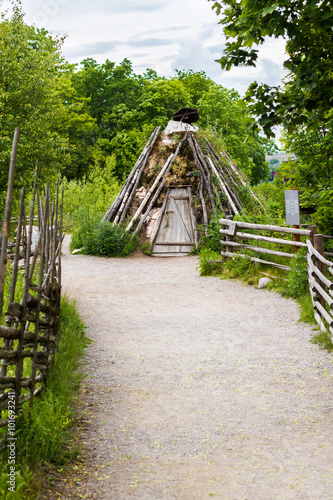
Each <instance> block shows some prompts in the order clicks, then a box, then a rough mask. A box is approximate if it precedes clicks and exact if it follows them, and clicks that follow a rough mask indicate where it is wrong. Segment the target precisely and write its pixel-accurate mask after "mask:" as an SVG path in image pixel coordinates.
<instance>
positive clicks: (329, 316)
mask: <svg viewBox="0 0 333 500" xmlns="http://www.w3.org/2000/svg"><path fill="white" fill-rule="evenodd" d="M220 224H221V225H222V226H223V229H220V233H221V234H222V235H224V237H225V240H221V245H222V247H226V250H222V252H221V255H222V257H223V258H228V257H229V258H230V257H235V256H237V257H241V258H244V259H245V258H246V259H249V260H251V261H252V262H257V263H260V264H266V265H270V266H273V267H277V268H279V269H283V270H285V271H289V270H290V266H288V265H285V264H281V263H278V262H272V261H266V260H263V259H261V258H259V257H254V256H252V255H245V254H242V253H234V249H237V250H238V249H245V250H251V251H253V252H256V253H259V254H266V255H272V256H274V257H279V258H281V257H282V258H286V259H292V258H294V257H295V253H289V252H286V251H281V250H276V249H272V248H270V247H268V248H266V247H261V246H255V245H253V244H251V242H252V241H253V240H254V242H264V243H268V244H274V245H281V246H284V247H287V249H290V247H295V251H297V249H298V248H301V247H303V248H307V256H306V258H307V264H308V281H309V288H310V294H311V297H312V303H313V308H314V316H315V319H316V322H317V323H318V325H319V327H320V328H321V330H323V331H327V330H328V331H329V332H330V333H331V334H332V335H333V282H332V281H331V280H330V279H329V277H328V275H329V274H331V275H333V262H331V261H330V260H328V259H327V258H326V257H327V256H331V255H332V254H331V253H329V252H324V244H323V240H324V238H327V239H331V237H326V235H321V234H316V227H315V226H310V228H309V229H297V228H289V227H284V226H272V225H265V224H252V223H248V222H240V221H233V220H232V218H227V219H221V220H220ZM240 229H248V230H252V231H256V232H253V233H248V232H242V231H240ZM263 231H264V232H265V233H267V232H268V233H284V234H285V235H296V236H298V237H304V238H306V241H304V242H302V241H293V240H287V239H283V238H276V237H275V236H267V234H260V233H259V234H258V232H263ZM235 239H238V240H241V241H242V243H239V242H236V241H234V240H235ZM244 241H245V242H244Z"/></svg>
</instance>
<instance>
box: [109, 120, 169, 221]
mask: <svg viewBox="0 0 333 500" xmlns="http://www.w3.org/2000/svg"><path fill="white" fill-rule="evenodd" d="M160 130H161V127H156V128H155V130H154V132H153V133H152V134H151V136H150V138H149V139H148V142H147V144H146V145H145V147H144V149H143V151H142V153H141V154H140V156H139V158H138V160H137V161H136V163H135V165H134V167H133V169H132V171H131V173H130V174H129V176H128V177H127V179H126V182H125V184H124V186H123V187H122V188H121V190H120V192H119V193H118V195H117V197H116V199H115V200H114V202H113V203H112V205H111V207H110V208H109V209H108V211H107V212H106V214H105V215H104V217H103V220H108V221H110V222H111V221H112V218H113V216H114V214H115V212H116V211H117V210H118V208H119V206H120V205H121V203H122V201H123V197H124V195H125V193H126V192H127V191H128V187H129V185H130V184H131V182H132V179H133V176H134V175H135V173H136V171H137V170H138V169H140V167H141V166H142V163H143V162H144V161H145V159H146V158H147V157H148V156H149V154H150V151H151V150H152V149H153V147H154V145H155V142H156V140H157V137H158V135H159V133H160Z"/></svg>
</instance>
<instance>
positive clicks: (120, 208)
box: [104, 122, 259, 234]
mask: <svg viewBox="0 0 333 500" xmlns="http://www.w3.org/2000/svg"><path fill="white" fill-rule="evenodd" d="M177 127H178V128H177ZM179 127H180V128H179ZM177 130H179V132H178V133H177ZM195 130H196V129H195V128H194V127H192V126H191V125H187V124H185V123H180V122H170V123H169V125H168V127H167V129H166V131H165V132H163V131H161V129H160V127H158V128H156V129H155V130H154V132H153V133H152V135H151V137H150V139H149V141H148V142H147V144H146V146H145V148H144V150H143V151H142V153H141V155H140V156H139V158H138V160H137V162H136V164H135V165H134V167H133V169H132V171H131V173H130V175H129V176H128V178H127V180H126V182H125V184H124V186H123V187H122V189H121V191H120V193H119V194H118V196H117V198H116V199H115V201H114V203H113V204H112V206H111V207H110V208H109V210H108V211H107V213H106V214H105V216H104V219H105V220H108V221H110V222H114V223H115V224H120V223H123V222H126V229H127V230H133V228H134V233H137V232H138V231H139V230H140V228H141V227H142V226H143V225H145V226H146V227H147V226H149V223H150V221H151V220H152V219H154V215H155V214H156V210H160V211H161V207H162V206H163V202H164V201H165V197H166V195H167V192H168V189H169V188H176V187H184V186H186V187H188V188H190V191H191V199H192V202H191V205H192V210H193V213H194V216H195V219H196V221H197V224H203V226H204V230H205V232H206V234H207V233H208V225H209V221H210V218H211V217H212V216H215V217H218V216H219V215H221V214H222V215H224V216H226V215H237V214H238V213H239V212H241V210H242V208H243V204H242V202H241V200H240V198H239V195H238V192H239V189H240V188H241V186H247V184H246V182H245V180H244V179H243V177H242V175H241V173H240V172H239V170H238V169H237V167H236V165H235V164H234V163H233V162H232V161H231V159H230V157H229V156H228V154H227V153H226V152H221V153H220V154H218V153H217V152H216V151H215V149H214V148H213V146H212V145H211V144H210V143H209V142H207V143H206V144H205V145H204V147H201V146H200V144H199V142H198V140H197V137H196V133H195ZM166 132H167V133H166ZM250 193H251V194H252V196H253V197H254V198H255V199H256V197H255V195H254V194H253V193H252V191H251V190H250ZM256 201H257V202H258V200H257V199H256ZM258 203H259V202H258ZM150 232H151V231H150ZM148 233H149V231H148Z"/></svg>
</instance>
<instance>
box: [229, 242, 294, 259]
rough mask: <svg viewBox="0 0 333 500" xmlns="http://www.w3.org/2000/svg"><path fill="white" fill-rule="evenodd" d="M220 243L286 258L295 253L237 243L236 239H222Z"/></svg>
mask: <svg viewBox="0 0 333 500" xmlns="http://www.w3.org/2000/svg"><path fill="white" fill-rule="evenodd" d="M221 245H227V246H232V247H236V248H246V249H247V250H252V251H253V252H258V253H265V254H268V255H276V256H277V257H287V258H288V259H291V258H293V257H295V254H293V253H285V252H279V251H277V250H270V249H269V248H263V247H253V246H251V245H245V244H243V243H237V242H236V241H223V240H221Z"/></svg>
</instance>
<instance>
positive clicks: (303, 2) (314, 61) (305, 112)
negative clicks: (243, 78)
mask: <svg viewBox="0 0 333 500" xmlns="http://www.w3.org/2000/svg"><path fill="white" fill-rule="evenodd" d="M208 1H214V5H213V7H212V8H213V9H215V10H216V13H217V15H221V16H222V17H221V20H220V24H221V25H222V26H223V30H224V33H225V35H226V37H227V43H226V48H225V51H224V55H223V56H222V57H221V59H220V63H221V66H222V68H223V69H227V70H229V69H230V68H231V67H232V66H239V65H245V66H255V65H256V62H257V59H258V48H257V47H258V45H261V44H263V43H264V42H265V39H266V37H275V38H278V37H284V38H286V39H287V42H286V53H287V56H288V57H287V59H286V61H285V62H284V67H285V68H286V69H287V70H288V71H289V74H288V76H287V78H286V80H285V83H284V86H282V87H281V86H278V87H270V86H268V85H267V84H261V85H258V83H256V82H254V83H253V84H252V85H251V86H250V87H249V90H248V92H247V95H246V100H247V102H248V103H249V104H250V109H251V111H252V112H254V113H255V114H256V115H257V116H258V117H259V124H260V125H261V126H262V127H263V130H264V131H265V133H266V134H267V135H268V136H272V135H274V134H273V132H272V127H273V126H275V125H277V124H282V125H284V127H285V128H286V129H287V130H288V131H289V132H291V131H293V130H295V129H296V128H297V127H298V126H299V125H306V126H307V128H311V129H315V128H316V127H317V126H318V125H319V126H321V125H322V124H327V126H328V127H332V114H333V109H332V102H333V101H332V99H333V98H332V95H333V59H332V53H333V30H332V23H333V10H332V5H331V2H325V1H322V0H274V1H273V2H271V1H268V0H263V1H260V2H253V1H252V0H240V1H236V0H225V1H223V2H215V0H208ZM223 7H225V9H224V8H223Z"/></svg>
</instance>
